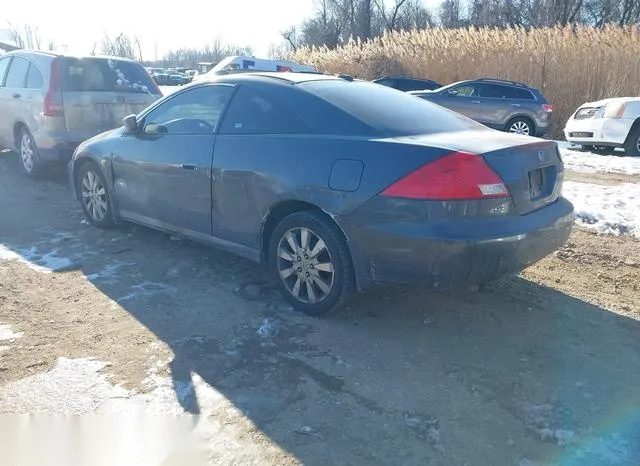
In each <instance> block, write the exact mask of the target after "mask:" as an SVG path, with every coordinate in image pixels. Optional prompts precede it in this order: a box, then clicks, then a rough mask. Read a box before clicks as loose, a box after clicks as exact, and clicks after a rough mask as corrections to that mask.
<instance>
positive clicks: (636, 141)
mask: <svg viewBox="0 0 640 466" xmlns="http://www.w3.org/2000/svg"><path fill="white" fill-rule="evenodd" d="M624 151H625V153H626V154H627V155H635V156H640V126H639V127H637V128H636V129H635V130H634V131H632V132H631V133H630V134H629V136H627V140H626V141H625V143H624Z"/></svg>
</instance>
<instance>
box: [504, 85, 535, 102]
mask: <svg viewBox="0 0 640 466" xmlns="http://www.w3.org/2000/svg"><path fill="white" fill-rule="evenodd" d="M506 97H507V99H519V100H535V97H533V94H532V93H531V91H529V90H527V89H520V88H518V87H510V88H508V91H507V95H506Z"/></svg>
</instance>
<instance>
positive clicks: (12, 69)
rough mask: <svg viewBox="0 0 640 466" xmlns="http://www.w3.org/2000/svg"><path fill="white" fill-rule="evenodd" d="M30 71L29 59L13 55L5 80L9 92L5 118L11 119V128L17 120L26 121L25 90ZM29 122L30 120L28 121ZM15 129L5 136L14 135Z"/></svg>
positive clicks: (6, 90) (6, 89) (5, 86)
mask: <svg viewBox="0 0 640 466" xmlns="http://www.w3.org/2000/svg"><path fill="white" fill-rule="evenodd" d="M28 72H29V61H28V60H27V59H25V58H22V57H15V56H14V57H13V60H12V61H11V65H10V66H9V71H7V77H6V78H5V81H4V88H5V92H6V93H7V101H6V102H7V104H6V108H7V110H8V111H7V113H6V114H5V115H6V116H5V118H7V119H8V120H9V123H10V125H11V128H13V125H14V124H15V122H17V121H24V119H23V117H24V113H25V109H24V106H25V101H24V99H25V95H24V94H25V90H26V87H27V73H28ZM26 123H27V124H28V122H26ZM12 136H13V129H12V130H11V134H10V135H8V134H7V135H5V137H12Z"/></svg>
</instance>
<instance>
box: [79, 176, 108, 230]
mask: <svg viewBox="0 0 640 466" xmlns="http://www.w3.org/2000/svg"><path fill="white" fill-rule="evenodd" d="M107 202H108V201H107V190H106V188H105V187H104V184H103V183H102V180H101V179H100V177H99V176H98V175H97V174H96V173H95V172H93V171H92V170H87V172H86V173H85V174H84V177H83V178H82V203H83V205H84V207H85V210H86V211H87V213H88V214H89V215H91V218H92V219H93V220H94V221H96V222H101V221H102V220H103V219H104V218H105V216H106V215H107V208H108V204H107Z"/></svg>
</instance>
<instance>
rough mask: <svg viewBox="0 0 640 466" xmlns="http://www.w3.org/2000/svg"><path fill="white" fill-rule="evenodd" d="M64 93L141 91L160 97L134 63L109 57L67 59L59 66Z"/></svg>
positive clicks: (150, 81)
mask: <svg viewBox="0 0 640 466" xmlns="http://www.w3.org/2000/svg"><path fill="white" fill-rule="evenodd" d="M62 74H63V81H62V82H63V90H64V91H67V92H140V93H145V94H147V93H148V94H159V92H158V88H157V86H156V85H155V84H154V82H153V81H152V80H151V77H150V76H149V74H148V73H147V72H146V71H145V69H144V68H143V67H142V66H140V65H139V64H137V63H133V62H130V61H126V60H118V59H111V58H66V59H65V60H64V62H63V66H62Z"/></svg>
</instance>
